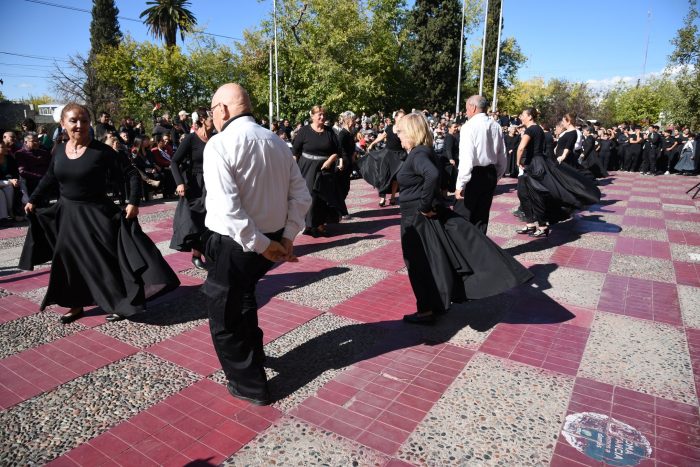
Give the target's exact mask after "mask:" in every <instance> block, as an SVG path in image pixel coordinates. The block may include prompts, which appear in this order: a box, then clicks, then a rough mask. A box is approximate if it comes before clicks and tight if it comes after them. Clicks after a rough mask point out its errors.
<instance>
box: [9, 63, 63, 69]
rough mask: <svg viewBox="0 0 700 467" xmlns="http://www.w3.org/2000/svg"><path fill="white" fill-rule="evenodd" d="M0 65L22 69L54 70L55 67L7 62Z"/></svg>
mask: <svg viewBox="0 0 700 467" xmlns="http://www.w3.org/2000/svg"><path fill="white" fill-rule="evenodd" d="M0 65H7V66H18V67H22V68H53V65H31V64H28V63H5V62H0Z"/></svg>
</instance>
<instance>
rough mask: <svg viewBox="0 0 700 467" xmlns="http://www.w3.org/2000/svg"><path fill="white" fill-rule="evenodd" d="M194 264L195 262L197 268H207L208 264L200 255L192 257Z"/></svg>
mask: <svg viewBox="0 0 700 467" xmlns="http://www.w3.org/2000/svg"><path fill="white" fill-rule="evenodd" d="M192 264H194V267H195V268H197V269H206V268H207V266H206V265H205V264H204V263H203V262H202V258H201V257H199V256H193V257H192Z"/></svg>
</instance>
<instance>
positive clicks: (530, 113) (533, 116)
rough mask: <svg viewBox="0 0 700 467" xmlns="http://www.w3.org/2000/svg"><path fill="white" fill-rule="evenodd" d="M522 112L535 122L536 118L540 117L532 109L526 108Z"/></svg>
mask: <svg viewBox="0 0 700 467" xmlns="http://www.w3.org/2000/svg"><path fill="white" fill-rule="evenodd" d="M523 112H525V113H526V114H528V115H529V116H530V117H531V118H532V119H533V120H535V121H537V117H539V115H540V113H539V112H538V111H537V109H536V108H534V107H527V108H525V110H523Z"/></svg>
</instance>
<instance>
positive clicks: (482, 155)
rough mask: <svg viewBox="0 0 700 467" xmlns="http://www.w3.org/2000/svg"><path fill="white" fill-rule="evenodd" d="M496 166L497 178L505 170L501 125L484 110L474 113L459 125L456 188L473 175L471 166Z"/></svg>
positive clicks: (464, 184) (459, 189)
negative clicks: (460, 128) (483, 111)
mask: <svg viewBox="0 0 700 467" xmlns="http://www.w3.org/2000/svg"><path fill="white" fill-rule="evenodd" d="M491 164H493V165H495V166H496V173H497V174H498V178H501V177H502V176H503V174H504V173H506V144H505V142H504V140H503V130H502V129H501V126H500V125H499V124H498V123H497V122H495V121H494V120H493V119H492V118H489V117H488V116H487V115H486V114H485V113H478V114H476V115H473V116H472V118H470V119H469V120H468V121H467V123H465V124H464V125H462V130H461V131H460V138H459V170H458V172H457V191H462V190H464V187H465V186H466V184H467V183H469V180H471V178H472V169H473V168H474V167H486V166H489V165H491Z"/></svg>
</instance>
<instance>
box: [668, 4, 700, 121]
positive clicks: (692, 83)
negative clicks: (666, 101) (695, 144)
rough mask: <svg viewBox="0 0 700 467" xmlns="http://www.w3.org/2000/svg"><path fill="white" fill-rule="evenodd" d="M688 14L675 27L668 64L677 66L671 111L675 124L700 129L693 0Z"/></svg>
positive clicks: (699, 56)
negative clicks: (674, 98)
mask: <svg viewBox="0 0 700 467" xmlns="http://www.w3.org/2000/svg"><path fill="white" fill-rule="evenodd" d="M688 4H689V9H688V14H687V15H686V17H685V19H684V20H683V27H682V28H681V29H679V30H678V33H677V34H676V37H675V38H674V39H673V41H672V43H673V45H674V46H675V48H674V51H673V53H672V54H671V56H670V57H669V65H671V67H675V68H677V71H678V74H677V75H676V77H675V81H676V84H677V86H678V90H679V91H680V92H678V93H677V94H676V96H677V99H676V102H674V104H673V105H671V109H670V112H671V113H672V114H673V115H672V116H673V120H675V121H676V122H677V123H681V124H685V125H690V126H692V127H693V128H694V129H695V130H700V34H699V33H698V26H697V20H698V17H699V14H698V8H697V2H696V0H689V1H688Z"/></svg>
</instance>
